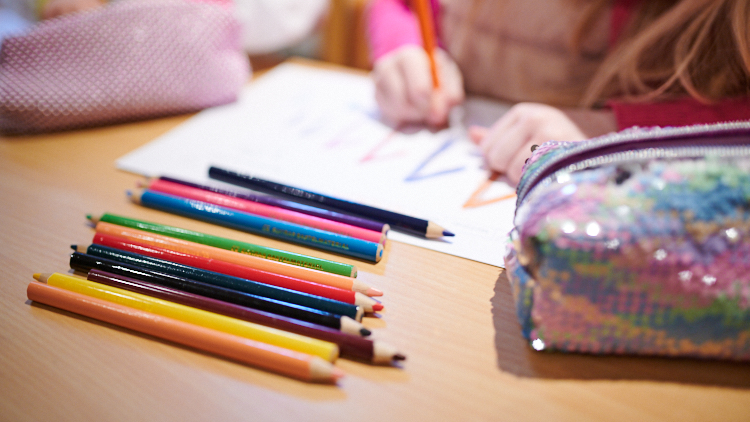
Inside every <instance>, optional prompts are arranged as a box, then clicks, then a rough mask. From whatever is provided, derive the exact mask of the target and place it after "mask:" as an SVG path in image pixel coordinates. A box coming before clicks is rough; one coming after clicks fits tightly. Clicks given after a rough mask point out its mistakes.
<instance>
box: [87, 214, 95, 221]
mask: <svg viewBox="0 0 750 422" xmlns="http://www.w3.org/2000/svg"><path fill="white" fill-rule="evenodd" d="M93 218H94V216H93V215H91V214H86V219H87V220H91V219H93Z"/></svg>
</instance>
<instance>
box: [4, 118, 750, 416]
mask: <svg viewBox="0 0 750 422" xmlns="http://www.w3.org/2000/svg"><path fill="white" fill-rule="evenodd" d="M187 118H189V116H178V117H170V118H164V119H156V120H150V121H145V122H137V123H129V124H122V125H116V126H109V127H104V128H96V129H89V130H81V131H71V132H65V133H58V134H50V135H40V136H22V137H0V198H1V199H0V201H1V202H2V206H1V207H0V243H1V244H2V249H0V264H1V266H2V268H3V275H2V283H0V289H1V290H0V321H2V328H1V329H0V420H3V421H6V420H7V421H41V420H49V421H66V420H70V421H99V422H101V421H146V420H148V421H162V420H164V421H207V420H211V421H220V420H252V421H265V420H280V421H295V420H300V421H303V420H304V421H313V420H319V421H335V420H351V419H352V418H358V419H361V420H382V421H410V422H415V421H442V420H450V421H454V420H455V421H471V420H508V421H517V420H538V421H576V422H582V421H601V420H621V421H662V420H668V421H691V420H696V421H722V422H727V421H749V420H750V365H748V364H738V363H730V362H716V361H699V360H691V359H684V360H683V359H660V358H639V357H615V356H587V355H564V354H558V353H548V352H542V353H540V352H535V351H533V350H531V349H530V347H528V345H527V344H526V343H525V342H524V340H523V339H522V337H521V335H520V330H519V326H518V322H517V320H516V318H515V315H514V310H513V303H512V299H511V294H510V288H509V286H508V281H507V278H506V277H505V274H504V273H503V271H502V269H500V268H497V267H493V266H490V265H485V264H479V263H476V262H472V261H469V260H466V259H461V258H457V257H453V256H448V255H443V254H440V253H437V252H433V251H429V250H424V249H421V248H417V247H414V246H409V245H405V244H401V243H397V242H389V244H388V246H387V248H386V253H385V258H384V259H383V260H382V261H381V262H380V263H378V264H376V265H372V264H369V263H365V262H361V261H354V260H349V259H346V258H341V257H338V256H334V255H329V254H326V253H322V252H318V251H311V250H308V249H305V248H303V247H298V246H293V245H289V244H283V243H280V242H277V241H273V240H269V239H266V238H262V237H257V236H253V235H249V234H244V233H240V232H236V231H233V230H229V229H224V228H220V227H217V226H212V225H209V224H205V223H201V222H197V221H193V220H189V219H185V218H181V217H176V216H172V215H168V214H165V213H162V212H159V211H154V210H149V209H145V208H140V207H138V206H136V205H133V204H131V203H129V202H128V201H127V200H126V198H125V190H127V189H130V188H133V187H134V186H135V183H136V181H137V180H139V178H138V177H137V176H136V175H132V174H128V173H124V172H121V171H118V170H116V169H115V164H114V161H115V159H117V158H118V157H120V156H122V155H124V154H125V153H127V152H129V151H132V150H133V149H135V148H138V147H140V146H141V145H144V144H146V143H148V142H149V141H151V140H153V139H154V138H156V137H157V136H159V135H161V134H163V133H165V132H167V131H169V130H170V129H172V128H174V127H175V126H176V125H178V124H180V123H181V122H183V121H185V120H186V119H187ZM102 212H114V213H118V214H122V215H127V216H131V217H134V218H142V219H146V220H151V221H157V222H161V223H165V224H172V225H177V226H182V227H185V228H190V229H195V230H200V231H206V232H210V233H214V234H217V235H221V236H233V237H236V238H239V239H243V240H246V241H249V242H255V243H258V244H262V245H267V246H271V247H280V248H287V249H289V250H292V251H295V252H303V253H311V254H315V255H317V256H322V257H324V258H328V259H337V260H340V261H344V262H348V263H353V264H356V265H357V267H358V268H359V274H360V275H359V277H360V278H361V279H362V280H364V281H365V282H368V283H370V284H371V285H373V286H375V287H378V288H380V289H382V290H383V291H384V292H385V295H384V296H383V298H382V299H383V302H384V304H385V305H386V307H387V309H386V312H385V313H383V314H382V316H381V317H380V318H377V319H375V318H367V319H366V320H365V324H366V326H368V327H370V328H372V329H373V331H374V334H373V338H377V339H381V340H384V341H387V342H389V343H391V344H394V345H396V346H398V347H399V348H401V349H402V351H403V353H405V354H406V355H407V356H408V359H407V360H406V361H405V362H404V363H403V364H402V365H400V367H379V366H373V365H368V364H364V363H360V362H355V361H350V360H346V359H339V360H338V361H337V362H336V365H337V366H339V367H340V368H342V369H343V370H345V371H346V373H347V376H346V377H345V378H344V379H342V380H341V381H339V383H338V385H317V384H307V383H304V382H300V381H296V380H293V379H289V378H285V377H283V376H280V375H276V374H273V373H268V372H264V371H262V370H258V369H255V368H252V367H248V366H244V365H242V364H238V363H235V362H232V361H228V360H225V359H222V358H218V357H215V356H212V355H209V354H206V353H201V352H197V351H195V350H192V349H188V348H185V347H181V346H177V345H175V344H172V343H169V342H165V341H160V340H158V339H155V338H152V337H150V336H146V335H141V334H138V333H135V332H132V331H129V330H125V329H120V328H117V327H115V326H112V325H109V324H106V323H100V322H97V321H95V320H92V319H89V318H85V317H79V316H76V315H74V314H71V313H68V312H64V311H59V310H56V309H54V308H51V307H47V306H44V305H39V304H35V303H31V302H30V301H28V300H27V298H26V286H27V285H28V283H29V282H30V281H32V274H33V273H35V272H52V271H60V272H65V271H67V270H68V255H69V253H70V252H71V251H70V249H69V245H70V244H87V243H90V242H91V238H92V236H93V230H92V229H91V227H89V226H88V225H87V222H86V219H85V215H86V214H87V213H95V214H96V213H102ZM497 253H501V251H497Z"/></svg>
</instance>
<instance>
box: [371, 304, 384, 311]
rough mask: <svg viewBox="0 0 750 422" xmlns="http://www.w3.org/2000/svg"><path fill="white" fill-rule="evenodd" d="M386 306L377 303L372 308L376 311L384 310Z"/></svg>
mask: <svg viewBox="0 0 750 422" xmlns="http://www.w3.org/2000/svg"><path fill="white" fill-rule="evenodd" d="M384 307H385V306H383V304H381V303H376V304H374V305H372V310H373V311H375V312H377V311H382V310H383V308H384Z"/></svg>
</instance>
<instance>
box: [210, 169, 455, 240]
mask: <svg viewBox="0 0 750 422" xmlns="http://www.w3.org/2000/svg"><path fill="white" fill-rule="evenodd" d="M208 176H209V177H211V178H212V179H216V180H221V181H222V182H227V183H231V184H233V185H236V186H242V187H245V188H248V189H252V190H255V191H258V192H264V193H267V194H270V195H276V196H280V197H284V198H288V199H291V200H293V201H297V202H301V203H303V204H308V205H311V206H314V207H319V208H325V209H329V210H333V211H338V212H343V213H347V214H352V215H356V216H358V217H365V218H370V219H373V220H377V221H382V222H384V223H387V224H388V225H390V226H391V228H392V229H393V230H397V231H401V232H405V233H409V234H417V235H419V236H424V237H428V238H438V237H443V236H453V233H451V232H449V231H447V230H445V229H444V228H442V227H440V226H438V225H437V224H435V223H433V222H432V221H428V220H422V219H419V218H415V217H410V216H408V215H404V214H399V213H395V212H393V211H388V210H384V209H380V208H375V207H371V206H369V205H363V204H358V203H356V202H350V201H346V200H343V199H338V198H334V197H331V196H326V195H321V194H319V193H315V192H310V191H306V190H302V189H299V188H295V187H292V186H287V185H282V184H280V183H276V182H271V181H269V180H263V179H259V178H257V177H252V176H248V175H244V174H240V173H235V172H233V171H229V170H223V169H220V168H217V167H211V168H210V169H209V170H208Z"/></svg>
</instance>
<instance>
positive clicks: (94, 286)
mask: <svg viewBox="0 0 750 422" xmlns="http://www.w3.org/2000/svg"><path fill="white" fill-rule="evenodd" d="M34 278H35V279H36V280H37V281H41V282H43V283H47V284H49V285H50V286H55V287H59V288H62V289H65V290H68V291H72V292H76V293H81V294H84V295H86V296H90V297H95V298H97V299H103V300H106V301H109V302H113V303H118V304H120V305H125V306H129V307H131V308H134V309H139V310H142V311H146V312H151V313H154V314H157V315H161V316H165V317H168V318H173V319H176V320H178V321H183V322H188V323H191V324H195V325H199V326H201V327H206V328H211V329H214V330H216V331H221V332H224V333H228V334H233V335H236V336H239V337H244V338H247V339H250V340H255V341H260V342H263V343H266V344H271V345H274V346H279V347H283V348H285V349H289V350H294V351H298V352H302V353H307V354H310V355H313V356H319V357H321V358H323V359H325V360H327V361H330V362H333V361H334V360H335V359H336V358H337V357H338V355H339V348H338V345H336V344H334V343H331V342H327V341H323V340H317V339H313V338H310V337H305V336H301V335H299V334H294V333H290V332H287V331H283V330H278V329H275V328H271V327H266V326H263V325H258V324H254V323H252V322H247V321H242V320H239V319H236V318H231V317H228V316H224V315H219V314H215V313H213V312H208V311H203V310H200V309H196V308H191V307H189V306H185V305H180V304H177V303H173V302H168V301H166V300H161V299H157V298H154V297H151V296H146V295H142V294H140V293H134V292H129V291H127V290H123V289H118V288H116V287H110V286H107V285H104V284H100V283H94V282H92V281H88V280H85V279H83V278H80V277H75V276H71V275H67V274H61V273H54V274H34Z"/></svg>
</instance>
